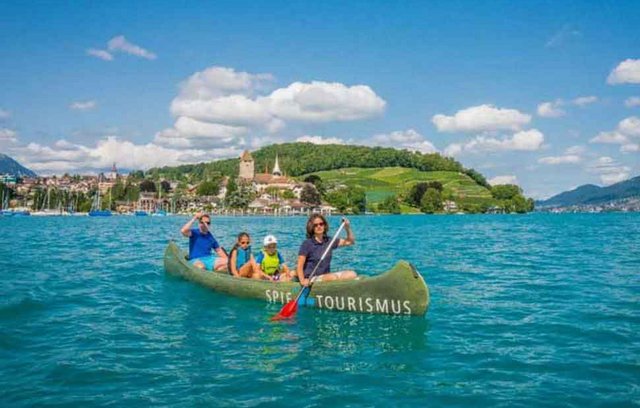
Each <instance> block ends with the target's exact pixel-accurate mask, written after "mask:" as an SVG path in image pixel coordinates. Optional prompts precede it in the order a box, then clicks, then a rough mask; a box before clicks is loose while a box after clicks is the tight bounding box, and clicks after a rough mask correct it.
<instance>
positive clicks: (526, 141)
mask: <svg viewBox="0 0 640 408" xmlns="http://www.w3.org/2000/svg"><path fill="white" fill-rule="evenodd" d="M543 143H544V135H543V134H542V132H540V131H539V130H537V129H530V130H523V131H520V132H517V133H515V134H514V135H513V136H511V137H504V138H500V139H498V138H495V137H488V136H483V135H480V136H476V137H475V138H473V139H471V140H469V141H467V142H464V143H452V144H450V145H449V146H447V147H446V148H445V150H444V153H445V155H447V156H457V155H459V154H462V153H482V152H499V151H510V150H513V151H535V150H539V149H540V148H542V144H543Z"/></svg>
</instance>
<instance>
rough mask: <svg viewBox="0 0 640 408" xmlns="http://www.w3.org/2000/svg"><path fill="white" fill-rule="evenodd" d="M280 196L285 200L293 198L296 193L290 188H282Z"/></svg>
mask: <svg viewBox="0 0 640 408" xmlns="http://www.w3.org/2000/svg"><path fill="white" fill-rule="evenodd" d="M281 197H282V198H284V199H285V200H291V199H293V198H296V195H295V194H294V193H293V191H291V190H284V191H283V192H282V195H281Z"/></svg>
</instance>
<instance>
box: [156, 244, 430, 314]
mask: <svg viewBox="0 0 640 408" xmlns="http://www.w3.org/2000/svg"><path fill="white" fill-rule="evenodd" d="M164 268H165V270H166V271H167V273H170V274H172V275H176V276H181V277H183V278H185V279H187V280H190V281H194V282H197V283H199V284H201V285H203V286H206V287H208V288H211V289H213V290H215V291H216V292H221V293H226V294H229V295H233V296H238V297H242V298H252V299H261V300H265V301H267V302H269V303H274V304H285V303H286V302H288V301H290V300H292V299H294V298H295V296H296V295H297V293H298V291H299V290H300V284H298V283H297V282H270V281H260V280H255V279H246V278H236V277H233V276H231V275H228V274H226V273H219V272H210V271H204V270H202V269H198V268H195V267H193V266H192V265H191V264H189V262H188V261H187V260H186V253H185V252H183V251H182V250H181V249H180V248H179V247H178V246H177V245H176V244H175V242H173V241H171V242H169V245H167V249H166V250H165V251H164ZM299 304H300V305H301V306H307V307H315V308H318V309H327V310H339V311H345V312H355V313H378V314H390V315H420V316H421V315H424V314H425V313H426V312H427V308H428V307H429V288H428V287H427V284H426V283H425V281H424V279H423V278H422V276H421V275H420V274H419V273H418V272H417V271H416V269H415V268H414V267H413V265H411V264H410V263H408V262H405V261H400V262H398V263H397V264H396V265H395V266H394V267H393V268H391V269H390V270H388V271H387V272H385V273H383V274H381V275H377V276H371V277H368V276H363V275H361V276H360V278H359V279H356V280H349V281H333V282H318V283H316V284H314V285H313V287H312V289H311V293H310V294H309V296H308V297H307V299H306V300H305V301H304V302H303V300H302V299H301V300H300V303H299Z"/></svg>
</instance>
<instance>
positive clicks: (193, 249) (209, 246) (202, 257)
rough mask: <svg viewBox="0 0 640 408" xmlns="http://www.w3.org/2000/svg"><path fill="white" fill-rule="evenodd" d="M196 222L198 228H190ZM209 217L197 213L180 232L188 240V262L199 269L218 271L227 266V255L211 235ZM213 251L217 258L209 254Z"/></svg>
mask: <svg viewBox="0 0 640 408" xmlns="http://www.w3.org/2000/svg"><path fill="white" fill-rule="evenodd" d="M196 221H198V228H191V226H192V225H193V223H194V222H196ZM210 226H211V217H210V216H209V214H203V213H202V212H200V211H198V212H197V213H196V214H195V215H194V216H193V218H192V219H190V220H189V221H187V223H186V224H184V225H183V226H182V228H181V229H180V232H181V233H182V235H184V236H185V237H188V238H189V262H190V263H191V264H192V265H193V266H195V267H196V268H199V269H207V270H209V271H212V270H220V269H224V268H225V267H226V265H227V254H226V253H225V252H224V250H223V249H222V248H221V247H220V244H218V241H217V240H216V238H215V237H214V236H213V234H212V233H211V227H210ZM212 250H213V251H215V253H216V254H217V255H218V256H217V257H216V256H215V255H213V254H212V253H211V251H212Z"/></svg>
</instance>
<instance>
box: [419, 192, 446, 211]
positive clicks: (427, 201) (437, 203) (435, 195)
mask: <svg viewBox="0 0 640 408" xmlns="http://www.w3.org/2000/svg"><path fill="white" fill-rule="evenodd" d="M420 211H422V212H423V213H427V214H433V213H435V212H438V211H442V196H441V195H440V192H439V191H438V190H436V189H435V188H430V189H428V190H427V191H426V192H425V193H424V196H423V197H422V200H420Z"/></svg>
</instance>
